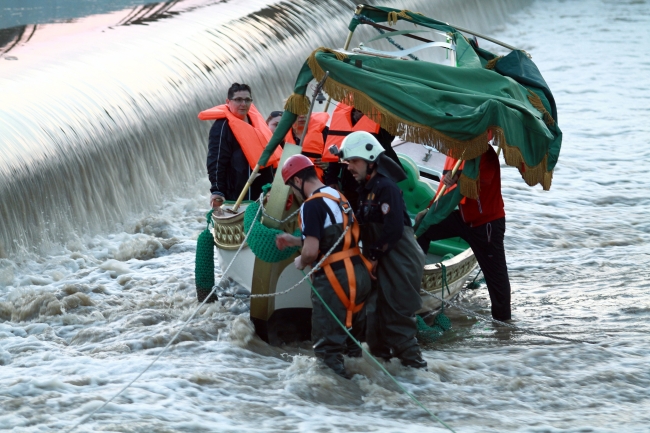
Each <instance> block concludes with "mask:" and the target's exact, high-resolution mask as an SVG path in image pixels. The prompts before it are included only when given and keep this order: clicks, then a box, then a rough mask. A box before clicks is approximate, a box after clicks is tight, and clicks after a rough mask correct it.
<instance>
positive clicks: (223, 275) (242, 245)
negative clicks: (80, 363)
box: [66, 195, 263, 433]
mask: <svg viewBox="0 0 650 433" xmlns="http://www.w3.org/2000/svg"><path fill="white" fill-rule="evenodd" d="M262 197H263V195H262V196H260V199H259V200H260V202H261V200H262ZM262 208H263V206H260V207H259V209H258V210H257V214H256V215H255V217H256V218H257V215H259V212H260V211H261V209H262ZM253 225H254V224H251V227H250V229H248V232H246V236H244V240H243V241H242V243H241V245H240V246H239V249H238V250H237V252H236V253H235V255H234V256H233V258H232V260H231V261H230V263H229V264H228V267H226V270H225V271H223V273H222V274H221V279H223V278H224V277H225V275H226V274H227V273H228V271H229V270H230V267H231V266H232V265H233V263H235V260H236V259H237V256H238V255H239V253H240V252H241V250H242V249H243V248H244V246H245V245H246V240H247V239H248V235H249V234H250V233H251V230H252V229H253ZM217 287H218V286H217V285H216V284H215V286H214V287H212V291H211V292H210V294H209V295H207V296H206V297H205V299H203V302H201V303H200V304H199V306H198V307H196V309H195V310H194V312H193V313H192V315H191V316H190V318H189V319H187V320H186V321H185V323H183V326H182V327H181V329H179V330H178V332H176V334H174V336H173V337H172V339H171V340H169V343H167V345H166V346H165V347H164V348H163V350H162V351H161V352H160V353H159V354H158V356H156V358H155V359H154V360H153V361H151V363H149V365H147V367H146V368H145V369H144V370H142V371H141V372H140V373H138V375H137V376H136V377H135V378H133V380H132V381H131V382H129V383H128V384H127V385H126V386H124V387H123V388H122V389H121V390H120V391H119V392H118V393H117V394H115V395H114V396H113V397H111V398H110V399H109V400H107V401H106V402H104V404H102V405H101V406H99V407H98V408H97V409H95V410H93V411H92V412H90V413H89V414H88V415H86V416H85V417H84V418H82V419H81V420H80V421H79V422H77V423H76V424H75V425H73V426H72V427H71V428H69V429H68V430H66V433H70V432H71V431H73V430H74V429H76V428H77V427H79V426H80V425H81V424H83V423H85V422H86V421H88V420H89V419H90V418H91V417H92V416H93V415H95V414H96V413H98V412H99V411H101V410H102V409H104V408H105V407H106V406H108V405H109V403H110V402H112V401H113V400H115V399H116V398H117V397H118V396H119V395H121V394H122V393H123V392H124V391H126V390H127V389H128V388H129V387H130V386H131V385H133V384H134V383H135V381H137V380H138V379H139V378H140V377H141V376H142V375H143V374H144V373H146V372H147V370H149V368H151V366H152V365H154V364H155V363H156V361H158V359H160V357H161V356H162V355H163V354H164V353H165V352H166V351H167V349H168V348H169V346H171V344H172V343H173V342H174V341H176V338H178V336H179V335H180V333H181V332H183V331H184V330H185V328H186V327H187V325H188V324H189V323H190V321H191V320H192V319H194V316H196V313H198V312H199V310H200V309H201V307H203V305H205V303H206V301H207V300H208V299H210V297H211V296H212V294H213V293H214V292H215V291H216V290H217Z"/></svg>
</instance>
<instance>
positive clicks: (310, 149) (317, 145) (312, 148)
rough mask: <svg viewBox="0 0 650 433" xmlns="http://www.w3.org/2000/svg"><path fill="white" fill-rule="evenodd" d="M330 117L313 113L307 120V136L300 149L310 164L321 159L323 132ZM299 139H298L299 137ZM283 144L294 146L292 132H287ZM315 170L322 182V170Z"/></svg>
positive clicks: (323, 144) (325, 114)
mask: <svg viewBox="0 0 650 433" xmlns="http://www.w3.org/2000/svg"><path fill="white" fill-rule="evenodd" d="M329 118H330V115H329V114H327V113H315V114H312V115H311V117H310V118H309V123H308V125H307V134H305V139H304V140H303V142H301V143H300V147H302V151H301V152H300V153H302V154H303V155H305V156H306V157H308V158H309V159H311V161H312V162H314V160H316V159H318V158H322V156H323V149H324V147H325V143H324V142H323V130H324V129H325V127H326V126H327V121H328V120H329ZM299 138H300V137H299ZM284 142H285V143H289V144H296V140H294V139H293V131H292V130H291V129H290V130H289V132H287V135H286V136H285V137H284ZM315 168H316V174H318V178H319V179H320V180H321V181H322V180H323V170H321V169H320V168H319V167H315Z"/></svg>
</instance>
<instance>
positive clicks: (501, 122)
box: [260, 6, 562, 220]
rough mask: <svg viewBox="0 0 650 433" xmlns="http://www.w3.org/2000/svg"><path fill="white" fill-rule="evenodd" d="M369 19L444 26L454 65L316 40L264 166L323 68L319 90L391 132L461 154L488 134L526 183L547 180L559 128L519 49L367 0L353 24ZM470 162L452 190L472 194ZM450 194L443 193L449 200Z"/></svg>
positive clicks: (547, 95) (481, 144)
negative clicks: (489, 46)
mask: <svg viewBox="0 0 650 433" xmlns="http://www.w3.org/2000/svg"><path fill="white" fill-rule="evenodd" d="M366 18H370V19H372V21H374V22H389V23H392V22H395V21H397V20H405V21H409V22H412V23H414V24H417V25H418V26H424V27H429V28H434V29H436V30H441V31H444V32H445V33H447V34H448V35H449V36H450V38H452V40H453V42H454V44H455V45H456V50H457V51H456V52H457V63H458V67H451V66H446V65H440V64H435V63H430V62H424V61H410V60H401V59H391V58H382V57H375V56H369V55H363V54H353V53H349V52H343V51H336V50H332V49H329V48H319V49H317V50H316V51H314V52H313V53H312V54H311V56H310V57H309V58H308V59H307V61H306V62H305V64H304V65H303V67H302V69H301V71H300V72H299V74H298V78H297V80H296V84H295V87H294V94H293V95H291V97H290V98H289V99H288V100H287V104H286V106H285V110H286V111H285V113H284V115H283V117H282V120H281V122H280V124H279V125H278V127H277V129H276V131H275V133H274V135H273V137H272V139H271V141H270V142H269V144H268V146H267V148H266V150H265V152H264V154H263V155H262V157H261V159H260V164H261V165H263V164H265V163H266V161H267V160H268V157H269V156H270V155H271V153H272V152H273V150H274V149H275V148H276V147H277V146H278V144H279V143H280V142H281V140H282V139H283V137H284V136H285V134H286V133H287V132H288V130H289V128H290V127H291V125H292V123H293V122H294V121H295V118H296V115H297V114H306V113H307V111H308V108H309V101H308V99H307V97H306V96H305V94H306V92H307V86H308V84H309V83H310V82H311V81H312V80H313V79H316V80H320V79H321V78H322V77H323V76H324V74H325V71H329V78H328V79H327V81H326V82H325V86H324V89H325V91H326V92H327V93H328V94H329V95H330V96H331V97H332V98H333V99H334V100H337V101H346V103H348V104H350V105H353V106H354V107H355V108H357V109H358V110H360V111H362V112H363V113H364V114H366V115H367V116H369V117H370V118H371V119H373V120H375V121H376V122H377V123H379V124H380V125H381V126H382V127H383V128H384V129H386V130H387V131H389V132H390V133H391V134H394V135H396V136H400V137H402V138H403V139H405V140H407V141H413V142H416V143H421V144H426V145H430V146H433V147H435V148H436V149H438V150H439V151H440V152H442V153H444V154H446V155H448V156H451V157H454V158H456V159H462V160H466V161H468V162H470V161H471V160H474V159H476V158H477V157H479V156H480V155H481V154H482V153H483V152H485V151H486V150H487V148H488V146H489V144H488V135H489V134H491V135H492V136H493V138H494V142H493V144H494V145H496V146H498V147H501V148H502V149H503V153H504V156H505V160H506V163H507V164H508V165H511V166H514V167H517V168H518V169H519V171H520V173H521V175H522V177H523V179H524V180H525V181H526V183H528V184H529V185H536V184H541V185H542V187H543V188H544V189H549V188H550V186H551V180H552V173H553V168H554V167H555V164H556V162H557V160H558V156H559V152H560V145H561V141H562V133H561V131H560V129H559V127H558V126H557V110H556V107H555V101H554V99H553V96H552V94H551V92H550V90H549V89H548V86H547V84H546V82H545V81H544V79H543V78H542V76H541V74H540V73H539V70H538V69H537V67H536V66H535V64H534V63H533V62H532V61H531V60H530V58H529V57H528V55H527V54H526V53H524V52H522V51H513V52H511V53H510V54H509V55H507V56H504V57H497V56H495V55H494V54H492V53H490V52H488V51H485V50H482V49H479V48H478V47H476V46H475V45H474V44H473V43H471V42H470V41H468V40H467V39H466V38H465V37H464V36H463V35H462V34H461V33H459V32H458V31H456V30H455V29H454V28H452V27H450V26H448V25H446V24H444V23H442V22H440V21H436V20H432V19H430V18H427V17H425V16H422V15H418V14H416V13H413V12H408V11H400V10H397V9H391V8H380V7H368V6H364V8H363V10H362V11H361V13H360V14H358V15H355V18H354V19H353V20H352V22H351V23H350V29H351V30H354V29H355V28H356V26H357V25H359V24H360V23H362V22H364V20H366ZM472 165H473V166H475V167H476V170H475V173H472V174H471V175H469V174H470V173H469V171H468V170H467V168H468V165H467V164H466V169H465V170H464V175H465V176H463V178H462V179H461V185H460V188H459V193H460V194H463V195H465V196H467V197H470V198H476V196H477V194H478V160H476V161H473V162H472ZM452 196H454V194H448V195H447V196H445V197H446V200H451V199H452ZM459 197H460V196H459ZM458 200H460V198H458ZM456 203H457V202H456ZM449 206H451V204H450V205H449ZM440 207H448V206H438V208H440ZM428 220H430V218H428Z"/></svg>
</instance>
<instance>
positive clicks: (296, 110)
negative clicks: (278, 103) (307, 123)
mask: <svg viewBox="0 0 650 433" xmlns="http://www.w3.org/2000/svg"><path fill="white" fill-rule="evenodd" d="M309 105H310V104H309V98H308V97H306V96H305V95H297V94H295V93H293V94H292V95H291V96H289V98H288V99H287V102H286V103H285V104H284V109H285V110H287V111H290V112H292V113H293V114H295V115H297V116H300V115H305V114H307V113H309Z"/></svg>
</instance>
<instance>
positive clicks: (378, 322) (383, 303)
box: [341, 131, 427, 368]
mask: <svg viewBox="0 0 650 433" xmlns="http://www.w3.org/2000/svg"><path fill="white" fill-rule="evenodd" d="M341 152H342V155H341V159H342V160H344V161H347V162H348V170H349V171H350V172H351V173H352V175H353V176H354V178H355V179H356V180H357V182H359V184H360V188H359V209H358V211H357V213H356V215H357V218H358V219H359V224H360V226H361V242H362V245H363V255H364V256H365V257H366V258H368V259H369V260H370V262H371V263H372V275H373V276H374V277H375V278H376V279H375V280H374V284H373V286H374V287H373V290H372V292H371V294H370V297H369V298H368V301H366V304H367V305H366V315H367V321H366V329H367V332H366V342H367V343H368V346H369V347H370V351H371V353H372V354H373V355H375V356H377V357H380V358H383V359H384V360H389V359H390V358H391V357H397V358H399V359H400V361H401V362H402V365H405V366H408V367H414V368H426V366H427V363H426V361H425V360H424V359H423V358H422V353H421V352H420V346H419V345H418V342H417V339H416V338H415V336H416V334H417V325H416V323H417V322H416V318H415V312H416V311H418V310H419V309H420V308H422V298H420V283H421V281H422V273H423V272H424V254H422V250H421V249H420V247H419V246H418V244H417V243H416V242H415V236H414V234H413V228H412V227H411V219H410V218H409V216H408V214H407V213H406V205H405V204H404V200H403V199H402V195H401V191H400V189H399V188H398V186H397V182H399V181H401V180H404V179H405V178H406V175H405V173H404V171H403V170H402V168H401V167H400V166H398V165H397V164H396V163H395V161H393V160H392V159H390V158H389V157H387V156H386V155H385V153H384V149H383V147H382V146H381V144H379V142H378V141H377V139H376V138H375V137H373V136H372V134H369V133H368V132H363V131H359V132H353V133H352V134H350V135H348V136H347V137H346V138H345V140H344V141H343V145H342V147H341Z"/></svg>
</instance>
